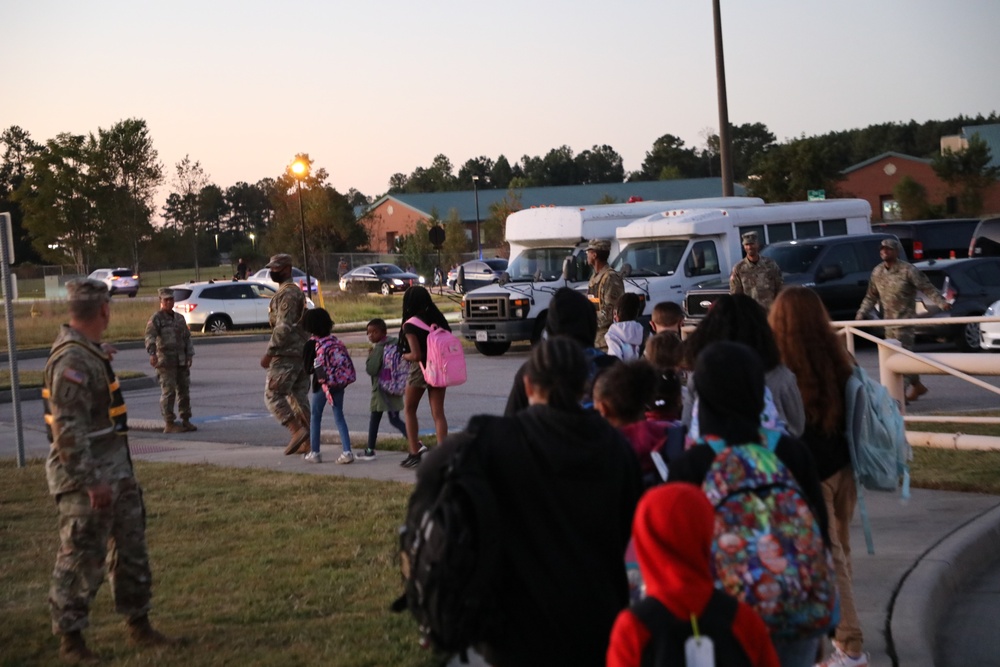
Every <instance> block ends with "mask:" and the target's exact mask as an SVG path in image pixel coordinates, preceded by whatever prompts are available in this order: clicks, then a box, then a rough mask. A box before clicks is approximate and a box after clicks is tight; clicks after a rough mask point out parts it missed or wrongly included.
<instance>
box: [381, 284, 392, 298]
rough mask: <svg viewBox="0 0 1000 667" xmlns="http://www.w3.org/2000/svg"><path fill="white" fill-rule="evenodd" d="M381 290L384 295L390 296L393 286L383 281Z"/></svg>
mask: <svg viewBox="0 0 1000 667" xmlns="http://www.w3.org/2000/svg"><path fill="white" fill-rule="evenodd" d="M381 291H382V295H383V296H389V295H390V294H392V287H390V286H389V283H382V288H381Z"/></svg>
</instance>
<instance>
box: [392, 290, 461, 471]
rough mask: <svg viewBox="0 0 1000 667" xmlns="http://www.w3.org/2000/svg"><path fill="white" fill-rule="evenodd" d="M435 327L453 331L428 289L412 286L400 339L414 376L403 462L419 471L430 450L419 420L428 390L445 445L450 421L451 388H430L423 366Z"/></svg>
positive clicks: (408, 389) (405, 297)
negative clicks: (447, 413)
mask: <svg viewBox="0 0 1000 667" xmlns="http://www.w3.org/2000/svg"><path fill="white" fill-rule="evenodd" d="M412 318H416V319H417V320H419V322H420V324H423V325H424V326H419V325H418V324H416V323H413V322H411V321H410V320H411V319H412ZM434 325H436V326H438V327H440V328H442V329H445V330H447V331H451V327H450V326H449V325H448V320H446V319H445V317H444V314H443V313H442V312H441V311H440V310H438V307H437V305H436V304H435V303H434V301H433V300H431V294H430V292H428V291H427V288H425V287H422V286H420V285H411V286H410V287H408V288H407V290H406V291H405V292H403V326H402V327H401V328H400V336H399V340H400V348H401V350H402V352H403V359H405V360H406V361H409V362H410V377H409V380H408V381H407V383H406V393H405V394H403V411H404V413H405V417H406V444H407V448H408V450H409V453H408V454H407V456H406V458H405V459H403V462H402V463H400V465H401V466H403V467H404V468H415V467H416V466H417V465H419V464H420V457H421V456H423V454H424V452H426V451H427V447H425V446H424V445H423V443H421V442H420V423H419V421H418V420H417V408H418V407H419V406H420V399H421V398H423V395H424V392H425V391H426V392H427V402H428V403H430V408H431V418H432V419H433V420H434V432H435V433H436V434H437V441H438V443H441V442H444V439H445V438H446V437H447V436H448V418H447V417H446V416H445V414H444V396H445V391H446V389H447V387H432V386H431V385H429V384H428V383H427V381H426V380H425V379H424V372H423V369H422V368H421V367H420V366H421V364H424V363H426V362H427V338H428V336H429V335H430V331H429V329H430V328H431V327H432V326H434Z"/></svg>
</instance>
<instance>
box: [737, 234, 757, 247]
mask: <svg viewBox="0 0 1000 667" xmlns="http://www.w3.org/2000/svg"><path fill="white" fill-rule="evenodd" d="M740 238H741V239H743V243H744V244H747V243H758V244H759V243H760V240H759V237H758V236H757V232H744V234H743V236H741V237H740Z"/></svg>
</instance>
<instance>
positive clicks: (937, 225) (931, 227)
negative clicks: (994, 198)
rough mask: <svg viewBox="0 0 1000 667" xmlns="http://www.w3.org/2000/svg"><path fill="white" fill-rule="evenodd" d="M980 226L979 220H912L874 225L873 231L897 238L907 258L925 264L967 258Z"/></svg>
mask: <svg viewBox="0 0 1000 667" xmlns="http://www.w3.org/2000/svg"><path fill="white" fill-rule="evenodd" d="M978 224H979V219H978V218H957V219H954V218H953V219H950V220H909V221H905V222H882V223H878V224H873V225H872V231H873V232H884V233H886V234H894V235H895V236H896V237H897V238H898V239H899V242H900V243H901V244H902V245H903V250H905V251H906V256H907V257H909V258H910V259H911V260H912V261H914V262H921V261H923V260H926V259H948V258H954V257H965V256H967V255H968V254H969V242H970V241H971V240H972V232H973V231H975V229H976V225H978Z"/></svg>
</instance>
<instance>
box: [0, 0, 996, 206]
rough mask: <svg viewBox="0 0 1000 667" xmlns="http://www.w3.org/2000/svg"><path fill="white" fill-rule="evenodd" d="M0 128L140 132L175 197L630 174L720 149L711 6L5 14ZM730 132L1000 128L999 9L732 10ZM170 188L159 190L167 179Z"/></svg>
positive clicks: (206, 5)
mask: <svg viewBox="0 0 1000 667" xmlns="http://www.w3.org/2000/svg"><path fill="white" fill-rule="evenodd" d="M4 5H5V6H4V12H3V16H4V26H5V30H4V35H3V37H2V39H0V61H2V62H3V64H4V67H3V70H2V72H3V73H2V74H0V81H2V83H3V85H2V90H3V91H4V95H3V97H4V99H3V101H2V103H0V128H6V127H9V126H11V125H19V126H21V127H22V128H24V129H25V130H27V131H28V132H29V133H30V134H31V137H32V138H33V139H34V140H35V141H38V142H44V141H46V140H48V139H51V138H53V137H54V136H55V135H56V134H58V133H60V132H71V133H75V134H87V133H90V132H93V133H94V134H96V133H97V130H98V128H108V127H110V126H112V125H113V124H115V123H116V122H118V121H120V120H123V119H126V118H142V119H144V120H145V121H146V123H147V125H148V127H149V130H150V135H151V137H152V139H153V142H154V146H155V148H156V149H157V151H158V152H159V157H160V160H161V162H162V163H163V165H164V167H165V173H166V174H167V176H168V179H169V178H170V177H172V174H173V172H174V165H175V164H176V163H177V162H178V161H180V160H181V159H182V158H183V157H184V156H185V155H190V157H191V159H192V160H198V161H200V162H201V164H202V166H203V168H204V169H205V171H206V172H207V173H208V175H209V176H210V177H211V180H212V181H213V182H214V183H216V184H217V185H219V186H220V187H222V188H226V187H228V186H230V185H232V184H234V183H236V182H238V181H247V182H251V183H253V182H256V181H258V180H260V179H261V178H265V177H277V176H278V175H280V174H281V173H282V172H283V171H284V169H285V167H286V166H287V164H288V163H289V162H290V161H291V160H292V158H293V157H294V155H295V154H296V153H298V152H304V153H308V154H309V155H310V157H311V158H312V159H313V160H314V163H315V166H316V167H323V168H325V169H326V170H327V171H328V172H329V174H330V177H329V182H330V184H332V185H333V186H334V187H336V188H337V189H338V190H339V191H341V192H346V191H347V190H348V189H349V188H351V187H354V188H357V189H358V190H360V191H361V192H363V193H365V194H367V195H369V196H373V195H379V194H381V193H384V192H385V191H386V190H387V189H388V181H389V177H390V176H391V175H392V174H394V173H396V172H403V173H405V174H409V173H410V172H412V171H413V170H414V169H415V168H416V167H418V166H423V167H426V166H430V164H431V161H432V160H433V159H434V157H435V156H436V155H438V154H440V153H443V154H445V155H446V156H448V157H449V158H450V159H451V161H452V163H453V165H454V166H455V172H456V173H457V171H458V167H459V166H461V164H462V163H464V162H465V161H466V160H467V159H469V158H473V157H476V156H480V155H484V156H487V157H490V158H492V159H496V158H497V157H498V156H499V155H500V154H503V155H506V156H507V158H508V160H510V162H511V163H512V164H513V163H514V162H516V161H517V160H519V159H520V158H521V157H522V156H523V155H525V154H527V155H532V156H535V155H539V156H541V155H544V154H545V153H547V152H548V151H549V150H550V149H552V148H555V147H558V146H562V145H568V146H569V147H570V148H572V149H573V151H574V152H575V153H579V152H581V151H583V150H586V149H588V148H590V147H592V146H593V145H595V144H608V145H610V146H611V147H612V148H614V149H615V150H617V151H618V152H619V153H620V154H621V155H622V157H623V159H624V162H625V169H626V171H631V170H636V169H638V168H639V167H640V165H641V163H642V160H643V158H644V156H645V153H646V151H648V150H649V149H650V148H651V146H652V144H653V142H654V141H655V140H656V139H657V138H658V137H660V136H662V135H663V134H667V133H670V134H674V135H676V136H679V137H680V138H682V139H683V140H684V141H685V142H686V145H687V146H695V147H701V146H703V145H704V143H705V140H704V137H705V135H706V133H707V132H713V133H714V132H717V128H718V124H719V123H718V106H717V97H716V79H715V52H714V43H713V32H712V3H711V0H683V1H681V0H659V1H658V2H653V1H651V0H617V1H616V2H607V1H606V2H597V1H596V0H548V1H541V2H539V1H538V0H534V1H527V0H507V1H506V2H498V3H491V4H490V6H489V7H487V6H486V3H477V2H457V1H454V0H426V1H425V2H419V3H418V2H412V1H406V2H404V1H402V0H366V1H354V2H345V1H344V0H325V1H321V0H300V1H299V2H296V3H275V2H261V1H259V0H240V1H239V2H233V1H229V0H198V1H197V2H195V1H192V0H171V1H169V2H162V1H150V2H135V1H134V0H131V1H129V2H124V1H118V0H88V1H86V2H79V1H56V0H31V1H30V2H25V1H21V2H17V1H16V0H5V2H4ZM722 22H723V31H724V42H725V58H726V76H727V82H728V94H729V115H730V121H731V122H732V123H733V124H737V125H738V124H742V123H754V122H760V123H764V124H765V125H767V126H768V128H769V129H770V130H771V131H772V132H773V133H774V134H775V135H776V136H777V138H778V140H785V139H788V138H792V137H796V136H799V135H802V134H805V135H814V134H822V133H825V132H829V131H834V130H848V129H852V128H861V127H866V126H868V125H871V124H875V123H884V122H895V121H903V122H906V121H909V120H911V119H912V120H916V121H917V122H924V121H927V120H943V119H947V118H952V117H955V116H957V115H959V114H966V115H975V114H977V113H983V114H988V113H990V112H991V111H1000V84H998V74H997V73H998V72H1000V49H998V48H996V44H995V35H996V30H997V26H1000V0H952V1H951V2H942V1H941V0H937V1H934V2H932V1H930V0H840V1H839V2H814V1H812V0H754V1H752V2H750V1H746V0H742V1H740V0H722ZM168 182H169V180H168Z"/></svg>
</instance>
